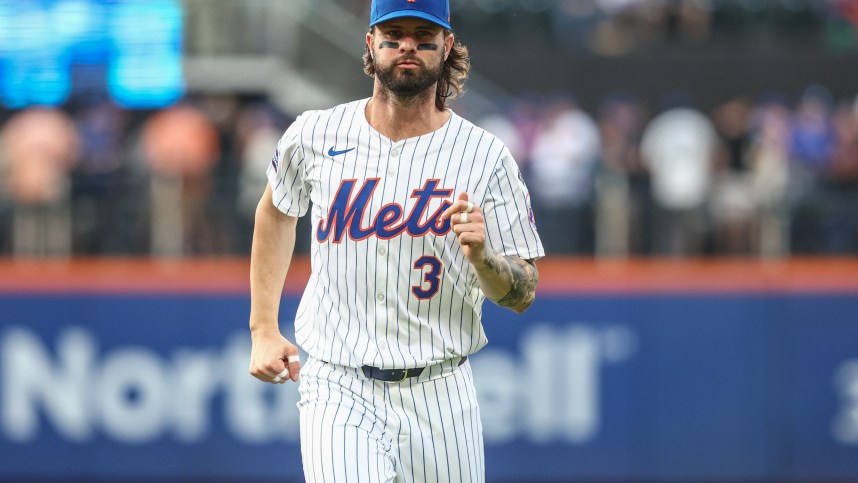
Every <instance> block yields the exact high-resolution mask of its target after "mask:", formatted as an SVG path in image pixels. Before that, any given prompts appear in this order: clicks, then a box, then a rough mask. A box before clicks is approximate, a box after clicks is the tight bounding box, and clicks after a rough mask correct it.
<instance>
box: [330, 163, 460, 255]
mask: <svg viewBox="0 0 858 483" xmlns="http://www.w3.org/2000/svg"><path fill="white" fill-rule="evenodd" d="M379 179H380V178H369V179H367V180H366V181H365V182H364V183H363V186H361V187H360V191H358V193H357V195H356V196H355V197H354V200H353V201H352V191H353V190H354V187H355V184H357V180H356V179H346V180H343V182H342V183H341V184H340V187H339V189H338V190H337V195H336V196H335V197H334V201H333V203H331V207H330V209H329V210H328V216H327V219H323V220H321V221H319V225H318V227H317V228H316V239H317V240H318V241H319V243H323V242H325V241H326V240H327V239H328V238H329V237H331V235H333V239H332V240H331V241H332V242H333V243H340V242H341V241H342V239H343V236H348V237H349V238H350V239H352V240H355V241H357V240H363V239H365V238H369V237H371V236H377V237H379V238H383V239H388V238H393V237H395V236H399V235H401V234H403V233H407V234H409V235H411V236H414V237H417V236H424V235H426V234H428V233H434V234H435V235H439V236H442V235H446V234H447V233H448V232H449V231H450V220H444V221H441V214H442V213H444V210H446V209H447V208H449V207H450V205H452V203H451V202H450V201H448V200H444V201H443V202H442V203H441V206H440V207H439V208H438V209H437V210H435V212H434V213H432V214H431V215H429V216H428V217H426V213H427V211H428V208H429V203H430V202H431V201H432V200H433V199H435V198H449V197H450V196H451V195H452V194H453V190H452V189H443V188H438V183H439V182H440V180H437V179H429V180H426V182H425V183H424V184H423V187H422V188H420V189H416V190H414V191H412V192H411V198H415V199H416V200H417V201H416V202H415V203H414V207H413V208H412V209H411V213H409V214H408V216H407V217H405V216H404V209H403V208H402V205H400V204H399V203H388V204H386V205H384V206H382V207H381V209H380V210H378V213H376V215H375V217H374V218H373V219H372V220H373V221H372V224H371V225H370V226H361V220H363V218H364V212H365V211H366V209H367V206H368V204H369V200H370V199H371V198H372V194H373V192H374V191H375V188H376V187H377V186H378V181H379Z"/></svg>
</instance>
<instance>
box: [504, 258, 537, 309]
mask: <svg viewBox="0 0 858 483" xmlns="http://www.w3.org/2000/svg"><path fill="white" fill-rule="evenodd" d="M501 261H502V262H503V263H505V264H506V266H507V267H508V268H507V270H505V271H509V272H510V275H511V277H510V280H511V283H512V286H511V287H510V289H509V293H507V294H506V295H504V296H503V297H502V298H501V299H500V300H498V305H500V306H501V307H519V306H522V305H524V306H525V307H527V306H529V305H530V304H531V303H533V299H534V298H536V282H537V281H538V280H539V272H538V271H537V270H536V264H535V263H534V262H533V260H524V259H522V258H521V257H503V258H501Z"/></svg>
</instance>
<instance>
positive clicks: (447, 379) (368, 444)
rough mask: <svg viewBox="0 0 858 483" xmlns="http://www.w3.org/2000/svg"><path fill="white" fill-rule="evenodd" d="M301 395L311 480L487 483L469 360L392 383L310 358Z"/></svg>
mask: <svg viewBox="0 0 858 483" xmlns="http://www.w3.org/2000/svg"><path fill="white" fill-rule="evenodd" d="M300 394H301V399H300V401H299V403H298V406H299V407H300V408H301V457H302V460H303V462H304V474H305V476H306V479H307V481H308V482H325V483H330V482H415V483H417V482H420V483H423V482H483V481H485V461H484V458H483V439H482V426H481V423H480V417H479V410H478V407H477V400H476V393H475V392H474V386H473V380H472V374H471V369H470V365H469V364H468V363H467V362H466V363H465V364H463V365H462V366H461V367H456V366H455V365H453V366H451V367H448V368H444V369H443V370H439V371H434V372H432V373H425V374H422V375H420V376H419V377H417V378H413V379H409V380H407V381H405V382H403V383H398V384H389V383H384V382H380V381H375V380H371V379H366V378H365V377H363V374H361V373H360V370H356V369H354V368H349V367H345V366H339V365H335V364H329V363H326V362H322V361H319V360H318V359H315V358H310V359H309V360H308V361H307V363H306V364H305V365H304V367H303V369H302V370H301V385H300Z"/></svg>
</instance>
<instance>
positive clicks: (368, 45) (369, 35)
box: [366, 27, 375, 58]
mask: <svg viewBox="0 0 858 483" xmlns="http://www.w3.org/2000/svg"><path fill="white" fill-rule="evenodd" d="M373 30H375V27H370V29H369V32H367V33H366V49H367V50H368V51H369V56H370V58H372V32H373Z"/></svg>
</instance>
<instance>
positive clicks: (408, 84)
mask: <svg viewBox="0 0 858 483" xmlns="http://www.w3.org/2000/svg"><path fill="white" fill-rule="evenodd" d="M403 60H413V61H415V62H419V63H420V67H419V68H417V69H400V70H401V72H399V73H397V63H398V62H401V61H403ZM373 63H374V64H375V77H376V78H377V79H378V81H379V82H380V83H381V85H382V86H383V87H384V88H385V89H386V90H387V91H388V92H389V93H390V94H392V95H393V96H394V97H396V98H397V99H399V100H400V101H406V100H409V99H415V98H422V97H425V96H426V95H428V94H429V89H430V88H431V87H432V86H434V85H435V84H437V83H438V81H439V80H440V79H441V76H442V75H444V62H443V56H441V57H439V62H438V63H437V64H435V65H434V66H427V65H426V63H424V62H421V61H420V60H418V59H417V58H416V57H414V56H409V55H405V56H402V57H399V58H398V59H396V60H395V61H394V62H392V63H391V64H390V65H387V66H384V65H381V64H380V63H379V62H378V61H377V60H373Z"/></svg>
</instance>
